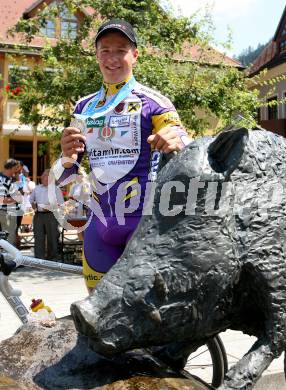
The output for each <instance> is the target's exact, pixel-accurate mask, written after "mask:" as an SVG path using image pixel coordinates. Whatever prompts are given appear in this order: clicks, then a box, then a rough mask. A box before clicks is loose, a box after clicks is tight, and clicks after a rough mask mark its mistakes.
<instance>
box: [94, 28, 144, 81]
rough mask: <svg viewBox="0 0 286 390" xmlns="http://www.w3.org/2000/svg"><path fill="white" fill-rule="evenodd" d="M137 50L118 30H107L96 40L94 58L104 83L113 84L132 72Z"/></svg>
mask: <svg viewBox="0 0 286 390" xmlns="http://www.w3.org/2000/svg"><path fill="white" fill-rule="evenodd" d="M137 57H138V50H137V48H135V47H134V46H133V45H132V43H131V41H129V39H128V38H127V37H125V36H124V35H123V34H121V33H119V32H109V33H106V34H105V35H103V37H102V38H100V39H99V40H98V42H97V47H96V58H97V60H98V64H99V68H100V70H101V73H102V75H103V79H104V81H105V82H106V83H109V84H115V83H119V82H120V81H123V80H125V79H126V78H127V77H128V76H130V75H131V74H132V68H133V65H134V64H135V62H136V60H137Z"/></svg>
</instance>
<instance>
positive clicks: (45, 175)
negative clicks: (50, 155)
mask: <svg viewBox="0 0 286 390" xmlns="http://www.w3.org/2000/svg"><path fill="white" fill-rule="evenodd" d="M41 183H42V184H43V186H45V187H46V186H47V185H48V183H49V173H45V172H44V173H43V174H42V176H41Z"/></svg>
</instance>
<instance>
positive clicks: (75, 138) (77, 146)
mask: <svg viewBox="0 0 286 390" xmlns="http://www.w3.org/2000/svg"><path fill="white" fill-rule="evenodd" d="M85 140H86V138H85V136H84V135H83V134H82V133H81V132H80V130H79V129H77V128H75V127H67V128H66V129H64V131H63V135H62V139H61V148H62V153H63V157H69V158H72V159H73V160H75V161H76V160H77V157H78V153H81V152H84V142H85ZM72 165H73V164H72V163H68V162H67V163H64V164H63V166H64V167H65V168H70V167H71V166H72Z"/></svg>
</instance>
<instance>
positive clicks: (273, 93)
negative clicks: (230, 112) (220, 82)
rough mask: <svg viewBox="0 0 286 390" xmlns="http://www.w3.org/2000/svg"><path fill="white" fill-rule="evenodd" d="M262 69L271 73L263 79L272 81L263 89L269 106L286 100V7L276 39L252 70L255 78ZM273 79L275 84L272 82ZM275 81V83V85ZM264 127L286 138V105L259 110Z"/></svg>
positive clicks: (260, 121) (258, 58)
mask: <svg viewBox="0 0 286 390" xmlns="http://www.w3.org/2000/svg"><path fill="white" fill-rule="evenodd" d="M262 70H267V72H266V74H265V76H263V79H264V80H265V81H268V82H269V81H270V83H268V84H267V85H266V84H265V85H261V86H260V87H259V91H260V96H261V98H262V99H264V100H265V103H271V102H273V103H275V102H276V101H279V100H281V99H285V98H286V7H285V8H284V11H283V13H282V16H281V19H280V21H279V23H278V26H277V29H276V32H275V34H274V36H273V39H272V40H271V41H270V42H269V44H268V45H267V46H266V47H265V49H264V50H263V51H262V53H261V54H260V55H259V56H258V57H257V58H256V60H255V61H254V63H253V65H252V66H251V67H250V69H249V76H250V77H253V76H255V75H257V74H258V73H259V72H261V71H262ZM271 80H272V81H271ZM274 80H275V82H274ZM258 119H259V123H260V125H261V126H262V127H263V128H265V129H267V130H271V131H273V132H274V133H277V134H280V135H283V136H284V137H286V104H285V102H283V103H280V104H272V105H271V104H270V105H266V104H265V105H264V106H262V107H261V108H260V109H259V113H258Z"/></svg>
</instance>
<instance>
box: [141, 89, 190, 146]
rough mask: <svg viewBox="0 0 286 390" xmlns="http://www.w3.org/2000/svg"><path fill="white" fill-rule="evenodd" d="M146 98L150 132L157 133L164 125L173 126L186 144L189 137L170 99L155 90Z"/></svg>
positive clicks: (188, 141)
mask: <svg viewBox="0 0 286 390" xmlns="http://www.w3.org/2000/svg"><path fill="white" fill-rule="evenodd" d="M152 92H153V91H152ZM148 98H149V104H150V110H151V119H152V125H153V129H152V134H156V133H158V131H160V130H161V129H163V128H164V127H174V129H175V130H176V132H177V134H178V136H179V137H180V138H181V141H182V143H183V145H185V146H186V145H188V144H189V143H190V142H191V139H190V137H189V136H188V133H187V132H186V130H185V128H184V126H183V124H182V122H181V119H180V117H179V114H178V113H177V111H176V109H175V107H174V106H173V104H172V103H171V101H170V100H169V99H167V98H166V97H165V96H163V95H161V94H159V93H157V92H155V93H154V94H153V96H152V93H149V96H148Z"/></svg>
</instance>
